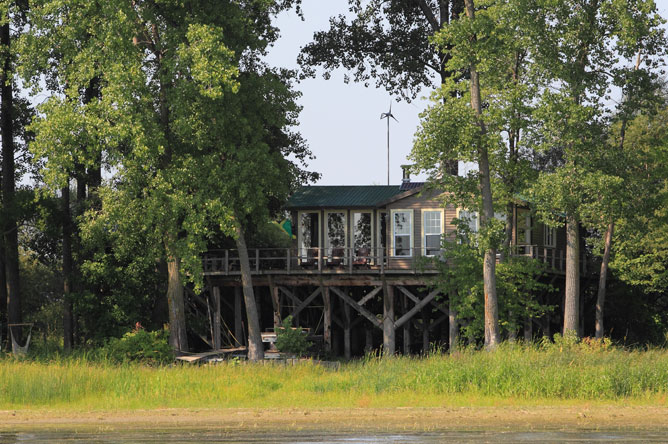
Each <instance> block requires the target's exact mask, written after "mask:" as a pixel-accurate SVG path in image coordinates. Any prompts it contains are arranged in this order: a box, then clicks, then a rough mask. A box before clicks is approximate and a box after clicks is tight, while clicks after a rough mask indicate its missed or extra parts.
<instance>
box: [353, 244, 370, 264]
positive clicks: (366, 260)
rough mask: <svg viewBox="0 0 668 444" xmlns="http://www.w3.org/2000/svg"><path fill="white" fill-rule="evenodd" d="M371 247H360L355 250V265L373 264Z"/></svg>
mask: <svg viewBox="0 0 668 444" xmlns="http://www.w3.org/2000/svg"><path fill="white" fill-rule="evenodd" d="M370 254H371V249H370V248H369V247H362V248H358V249H357V251H356V252H355V258H354V260H353V265H355V266H367V267H368V266H369V265H371V258H370V257H369V256H370Z"/></svg>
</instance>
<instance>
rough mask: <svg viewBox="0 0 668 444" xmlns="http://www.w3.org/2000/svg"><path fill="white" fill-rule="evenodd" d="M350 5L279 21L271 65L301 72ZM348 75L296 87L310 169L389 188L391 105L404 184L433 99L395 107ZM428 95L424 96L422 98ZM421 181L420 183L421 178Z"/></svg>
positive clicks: (342, 1) (317, 2)
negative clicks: (307, 52)
mask: <svg viewBox="0 0 668 444" xmlns="http://www.w3.org/2000/svg"><path fill="white" fill-rule="evenodd" d="M656 3H657V6H658V8H659V12H660V13H661V15H662V16H663V17H664V18H665V17H668V0H656ZM347 6H348V2H347V0H304V5H303V10H304V18H305V20H304V21H301V19H299V18H298V17H297V16H296V14H295V13H294V11H293V12H290V13H284V14H282V15H281V16H280V17H279V18H278V21H277V26H278V27H279V28H280V29H281V38H280V39H279V41H278V42H277V43H276V45H275V47H274V48H272V49H271V51H270V54H269V57H268V59H267V60H268V62H269V63H271V64H272V65H275V66H280V67H286V68H296V67H297V63H296V59H297V54H298V53H299V49H300V48H301V47H302V46H304V45H305V44H307V43H308V42H310V41H311V38H312V36H313V33H314V32H315V31H318V30H324V29H328V27H329V18H330V17H331V16H334V15H338V14H342V13H346V12H347V11H348V9H347ZM343 74H344V71H342V70H339V71H337V72H335V73H334V74H333V75H332V77H331V78H330V79H329V80H324V79H323V78H322V77H317V78H315V79H308V80H304V81H302V82H301V83H299V84H298V85H297V86H296V87H297V89H298V90H300V91H301V92H302V94H303V96H302V98H301V100H300V103H301V105H302V106H303V107H304V109H303V111H302V113H301V116H300V119H299V120H300V124H299V131H300V132H301V133H302V135H303V136H304V137H305V138H306V140H307V141H308V143H309V146H310V148H311V150H312V151H313V154H314V155H315V156H316V159H315V160H313V161H312V162H311V163H310V169H312V170H315V171H318V172H320V173H321V174H322V178H321V179H320V181H319V182H318V184H319V185H371V184H378V185H384V184H386V183H387V139H386V137H387V134H386V132H387V126H386V123H385V120H382V121H381V120H380V114H381V113H383V112H386V111H387V110H388V108H389V104H390V101H391V100H392V113H393V114H394V116H395V117H396V118H397V120H399V122H398V123H397V122H395V121H392V122H391V124H390V125H391V126H390V183H392V184H398V183H399V182H400V181H401V169H400V165H401V164H404V163H407V161H406V156H408V154H409V153H410V150H411V147H412V143H413V134H414V133H415V131H416V129H417V127H418V124H419V114H420V112H421V111H422V110H423V109H424V108H425V106H426V104H427V103H428V100H426V99H422V100H415V101H413V102H412V103H406V102H403V101H401V102H398V103H397V102H396V101H395V100H393V99H394V98H393V97H390V95H389V94H388V93H387V92H386V91H385V90H384V89H376V88H375V86H373V85H372V86H370V87H369V88H365V87H364V85H361V84H356V83H349V84H345V83H344V82H343ZM428 94H429V91H425V92H424V94H422V96H426V95H428ZM417 179H420V178H417Z"/></svg>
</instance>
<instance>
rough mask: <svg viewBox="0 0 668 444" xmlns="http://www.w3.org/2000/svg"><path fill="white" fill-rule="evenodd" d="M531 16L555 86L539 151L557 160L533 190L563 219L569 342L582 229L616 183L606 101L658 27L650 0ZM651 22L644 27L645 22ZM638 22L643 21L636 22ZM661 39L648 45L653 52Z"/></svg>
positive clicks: (545, 5)
mask: <svg viewBox="0 0 668 444" xmlns="http://www.w3.org/2000/svg"><path fill="white" fill-rule="evenodd" d="M537 4H538V5H539V6H540V8H537V9H535V10H531V11H528V12H529V15H530V16H531V18H532V20H533V21H534V22H535V23H536V29H537V30H540V32H538V33H537V34H536V35H535V42H536V51H535V63H536V64H537V65H538V66H541V67H542V68H543V72H545V73H546V75H547V76H548V78H549V79H550V87H549V88H546V89H545V91H544V92H543V94H542V95H541V96H540V99H539V105H538V108H539V109H540V111H539V112H538V113H537V116H538V117H539V118H541V119H542V121H543V123H542V125H541V127H540V128H538V130H537V132H536V134H537V137H536V140H537V141H538V142H537V144H536V149H537V150H543V151H546V150H547V151H552V152H553V153H555V156H554V157H556V158H557V159H558V160H557V162H556V165H554V168H553V169H552V170H548V171H543V172H542V173H541V175H540V178H539V180H538V181H537V183H536V186H535V187H534V189H533V191H534V194H533V195H534V198H535V199H536V202H537V203H538V207H539V214H540V215H541V216H542V218H543V220H545V221H546V222H547V223H548V224H553V225H555V224H558V223H559V222H558V219H559V217H557V216H556V215H557V214H560V213H561V214H565V220H566V233H567V246H566V288H565V307H564V335H566V334H576V335H580V334H582V332H581V331H580V313H579V307H580V303H579V298H580V247H581V245H580V244H581V236H580V225H581V223H582V222H583V221H585V219H586V218H587V210H586V208H588V207H589V206H590V205H592V204H594V203H596V201H597V200H598V199H599V197H598V194H599V191H600V190H603V189H615V183H616V182H618V178H616V177H614V175H610V174H607V172H606V171H603V170H601V169H600V168H599V165H598V163H597V160H598V158H599V157H600V154H601V152H602V150H604V145H605V144H604V140H605V133H606V132H605V128H606V124H607V117H608V115H607V110H606V109H605V100H604V99H605V97H606V95H608V94H609V89H610V87H611V79H614V78H615V74H616V73H618V68H617V66H616V65H617V63H618V62H619V61H620V59H627V60H628V59H630V58H631V57H632V56H633V55H634V54H635V52H636V51H637V50H638V48H639V47H643V45H644V44H643V43H641V41H642V39H644V38H645V37H647V34H646V33H647V32H650V33H656V32H657V28H656V25H657V24H658V23H659V22H660V19H658V17H657V15H656V6H655V5H654V2H653V1H651V0H649V1H645V0H637V1H627V2H615V1H599V0H574V1H563V2H549V1H546V2H538V3H537ZM645 15H646V16H647V17H648V18H647V19H646V20H645V19H644V16H645ZM638 19H640V20H639V21H638ZM656 42H657V39H655V38H650V39H648V40H647V42H646V43H647V45H648V46H647V47H651V46H653V45H655V44H656Z"/></svg>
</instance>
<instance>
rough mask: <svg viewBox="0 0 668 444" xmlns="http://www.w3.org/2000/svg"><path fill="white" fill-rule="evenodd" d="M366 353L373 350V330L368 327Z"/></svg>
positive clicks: (366, 330) (366, 331)
mask: <svg viewBox="0 0 668 444" xmlns="http://www.w3.org/2000/svg"><path fill="white" fill-rule="evenodd" d="M364 332H365V335H364V336H365V338H364V339H365V341H364V342H365V345H364V352H365V353H370V352H371V350H373V328H370V327H367V328H366V329H365V330H364Z"/></svg>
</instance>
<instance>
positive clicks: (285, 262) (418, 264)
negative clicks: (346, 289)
mask: <svg viewBox="0 0 668 444" xmlns="http://www.w3.org/2000/svg"><path fill="white" fill-rule="evenodd" d="M404 252H408V253H409V254H407V255H405V256H397V255H393V254H389V255H388V249H386V248H382V247H376V248H368V247H363V248H350V247H329V248H317V247H316V248H251V249H249V250H248V258H249V262H250V268H251V273H253V274H293V273H294V274H300V273H338V274H340V273H346V272H348V273H351V274H352V273H381V274H383V273H386V272H406V271H412V272H433V270H434V267H433V266H430V264H429V261H425V260H424V258H425V257H426V256H427V253H429V254H430V255H432V253H434V249H433V248H429V249H425V248H410V249H404ZM511 254H512V255H513V256H521V257H530V258H533V259H536V260H539V261H541V262H543V263H545V264H547V266H548V268H549V269H551V270H552V271H553V272H557V273H563V272H564V271H565V269H566V259H565V255H564V251H563V250H557V249H556V248H552V247H542V246H541V247H539V246H536V245H518V246H514V247H513V250H512V253H511ZM437 256H438V254H437ZM432 257H433V255H432ZM443 260H446V259H445V258H443ZM580 264H581V267H582V272H583V273H587V272H588V271H590V270H588V269H589V268H591V262H588V260H587V255H586V254H583V255H582V259H581V261H580ZM203 266H204V272H205V273H209V274H222V275H238V274H240V273H241V267H240V262H239V254H238V251H237V250H231V249H228V250H212V251H209V252H207V253H206V254H205V255H204V259H203ZM591 271H593V270H591Z"/></svg>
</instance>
